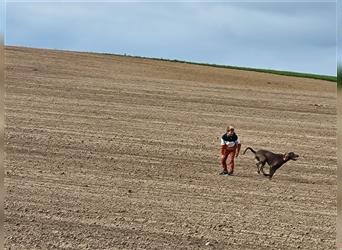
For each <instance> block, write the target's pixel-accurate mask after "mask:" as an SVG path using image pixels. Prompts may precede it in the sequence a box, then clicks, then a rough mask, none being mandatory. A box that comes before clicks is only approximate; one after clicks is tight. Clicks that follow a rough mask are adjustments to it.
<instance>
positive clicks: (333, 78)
mask: <svg viewBox="0 0 342 250" xmlns="http://www.w3.org/2000/svg"><path fill="white" fill-rule="evenodd" d="M103 54H106V55H113V56H114V55H115V56H126V57H133V58H142V59H150V60H158V61H167V62H176V63H186V64H194V65H202V66H209V67H216V68H226V69H237V70H245V71H255V72H261V73H269V74H275V75H284V76H294V77H303V78H312V79H317V80H325V81H330V82H337V76H330V75H318V74H311V73H301V72H293V71H282V70H274V69H258V68H249V67H239V66H230V65H221V64H211V63H198V62H190V61H182V60H177V59H164V58H154V57H143V56H131V55H116V54H109V53H103Z"/></svg>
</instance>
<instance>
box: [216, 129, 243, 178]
mask: <svg viewBox="0 0 342 250" xmlns="http://www.w3.org/2000/svg"><path fill="white" fill-rule="evenodd" d="M240 149H241V143H240V140H239V137H238V135H237V134H236V133H235V129H234V127H233V126H229V127H228V128H227V132H226V133H225V134H224V135H223V136H222V137H221V164H222V168H223V171H222V172H221V173H220V175H225V176H226V175H233V173H234V163H235V162H234V158H235V157H236V158H237V157H238V156H239V153H240Z"/></svg>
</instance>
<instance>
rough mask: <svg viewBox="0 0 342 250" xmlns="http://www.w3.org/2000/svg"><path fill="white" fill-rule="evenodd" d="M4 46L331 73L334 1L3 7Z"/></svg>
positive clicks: (333, 71) (10, 4)
mask: <svg viewBox="0 0 342 250" xmlns="http://www.w3.org/2000/svg"><path fill="white" fill-rule="evenodd" d="M5 44H7V45H22V46H27V47H38V48H54V49H65V50H77V51H95V52H109V53H115V54H125V53H126V54H130V55H137V56H146V57H158V58H168V59H179V60H186V61H195V62H205V63H215V64H224V65H236V66H243V67H254V68H269V69H279V70H290V71H298V72H310V73H317V74H327V75H336V4H335V3H334V2H328V1H327V2H314V1H311V2H301V3H298V2H273V3H272V2H263V3H262V2H259V3H253V2H249V3H248V2H244V3H233V2H216V3H213V2H211V3H210V2H206V3H204V2H185V3H184V2H183V3H180V2H168V3H162V2H159V3H158V2H144V3H139V2H131V3H124V2H121V3H120V2H112V3H110V2H107V3H106V2H102V3H91V2H83V3H82V2H78V3H77V2H74V3H66V2H64V3H53V2H45V3H44V2H41V3H39V2H35V3H34V2H31V3H25V2H8V3H7V6H6V33H5Z"/></svg>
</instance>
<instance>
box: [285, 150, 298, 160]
mask: <svg viewBox="0 0 342 250" xmlns="http://www.w3.org/2000/svg"><path fill="white" fill-rule="evenodd" d="M298 157H299V155H297V154H295V153H294V152H289V153H285V154H284V161H288V160H293V161H296V160H297V159H298Z"/></svg>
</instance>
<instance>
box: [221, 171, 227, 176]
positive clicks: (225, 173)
mask: <svg viewBox="0 0 342 250" xmlns="http://www.w3.org/2000/svg"><path fill="white" fill-rule="evenodd" d="M219 175H223V176H228V175H229V173H228V172H227V171H223V172H221V173H220V174H219Z"/></svg>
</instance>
